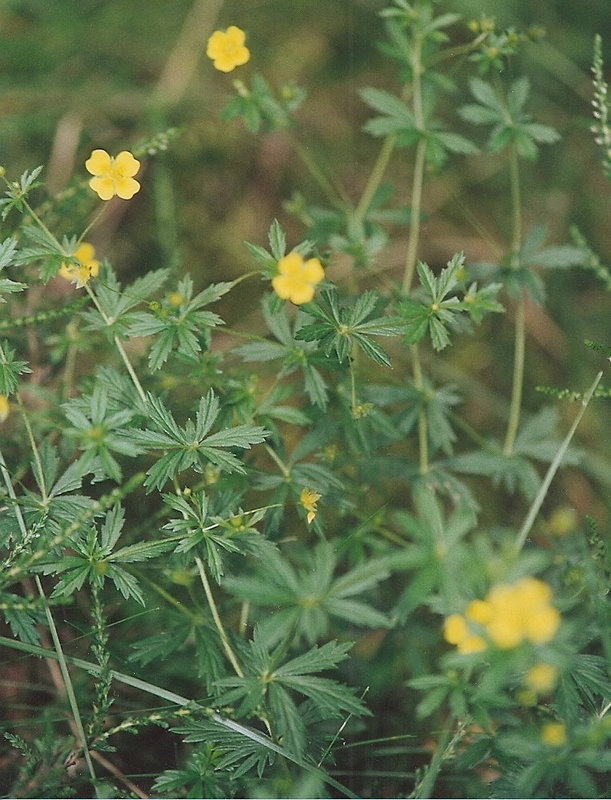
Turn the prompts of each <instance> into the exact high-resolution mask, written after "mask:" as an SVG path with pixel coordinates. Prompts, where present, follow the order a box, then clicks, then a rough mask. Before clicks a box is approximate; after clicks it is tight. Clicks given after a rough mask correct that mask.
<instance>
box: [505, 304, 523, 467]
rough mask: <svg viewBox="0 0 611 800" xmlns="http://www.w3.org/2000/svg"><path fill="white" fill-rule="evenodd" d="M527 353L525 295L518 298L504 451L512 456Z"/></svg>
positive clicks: (518, 420) (518, 421) (518, 419)
mask: <svg viewBox="0 0 611 800" xmlns="http://www.w3.org/2000/svg"><path fill="white" fill-rule="evenodd" d="M525 353H526V301H525V299H524V296H523V295H522V297H520V299H519V300H518V305H517V306H516V320H515V341H514V351H513V382H512V386H511V404H510V406H509V417H508V420H507V432H506V434H505V444H504V446H503V453H504V454H505V455H506V456H510V455H511V454H512V453H513V446H514V444H515V440H516V436H517V434H518V427H519V425H520V410H521V407H522V391H523V387H524V359H525Z"/></svg>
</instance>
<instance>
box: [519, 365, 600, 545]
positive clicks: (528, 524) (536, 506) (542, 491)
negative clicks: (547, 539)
mask: <svg viewBox="0 0 611 800" xmlns="http://www.w3.org/2000/svg"><path fill="white" fill-rule="evenodd" d="M602 376H603V373H602V370H601V371H600V372H599V373H598V375H597V376H596V378H595V379H594V382H593V383H592V385H591V386H590V388H589V389H588V391H587V393H586V395H585V397H584V398H583V400H582V401H581V408H580V409H579V413H578V414H577V416H576V417H575V420H574V421H573V424H572V425H571V428H570V430H569V432H568V433H567V435H566V437H565V438H564V441H563V442H562V444H561V445H560V447H559V448H558V452H557V453H556V455H555V456H554V460H553V461H552V463H551V464H550V465H549V468H548V470H547V472H546V474H545V478H543V482H542V484H541V486H540V487H539V491H538V492H537V496H536V497H535V499H534V501H533V503H532V505H531V507H530V508H529V509H528V514H527V515H526V519H525V520H524V523H523V524H522V527H521V528H520V532H519V533H518V537H517V539H516V543H515V549H516V552H518V553H519V552H520V550H521V549H522V548H523V547H524V544H525V542H526V539H527V537H528V534H529V533H530V529H531V528H532V526H533V523H534V521H535V519H536V516H537V514H538V513H539V511H540V509H541V506H542V505H543V501H544V500H545V496H546V494H547V490H548V489H549V487H550V484H551V482H552V480H553V478H554V475H555V474H556V472H557V471H558V467H559V466H560V463H561V461H562V459H563V458H564V454H565V453H566V451H567V449H568V446H569V444H570V443H571V439H572V438H573V436H574V434H575V431H576V430H577V426H578V425H579V423H580V422H581V418H582V417H583V415H584V414H585V411H586V408H587V407H588V404H589V402H590V400H591V399H592V397H593V395H594V392H595V391H596V387H597V386H598V384H599V382H600V379H601V378H602Z"/></svg>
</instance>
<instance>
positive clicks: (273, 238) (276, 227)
mask: <svg viewBox="0 0 611 800" xmlns="http://www.w3.org/2000/svg"><path fill="white" fill-rule="evenodd" d="M268 240H269V247H270V250H271V252H272V256H273V257H274V258H275V259H276V261H279V260H280V259H281V258H282V257H283V256H284V254H285V253H286V235H285V233H284V231H283V230H282V228H281V227H280V223H279V222H278V220H277V219H275V220H274V221H273V222H272V224H271V226H270V229H269V233H268Z"/></svg>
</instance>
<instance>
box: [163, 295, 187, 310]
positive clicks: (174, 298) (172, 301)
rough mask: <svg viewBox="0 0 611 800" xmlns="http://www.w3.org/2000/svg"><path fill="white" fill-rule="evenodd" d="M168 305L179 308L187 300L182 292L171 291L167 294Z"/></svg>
mask: <svg viewBox="0 0 611 800" xmlns="http://www.w3.org/2000/svg"><path fill="white" fill-rule="evenodd" d="M166 299H167V301H168V305H169V306H171V307H172V308H178V307H179V306H181V305H182V304H183V303H184V302H185V298H184V297H183V296H182V295H181V293H180V292H170V293H169V295H168V296H167V298H166Z"/></svg>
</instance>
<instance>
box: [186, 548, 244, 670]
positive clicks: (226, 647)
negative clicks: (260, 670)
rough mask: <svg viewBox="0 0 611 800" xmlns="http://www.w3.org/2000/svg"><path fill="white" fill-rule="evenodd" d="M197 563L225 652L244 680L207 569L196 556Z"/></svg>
mask: <svg viewBox="0 0 611 800" xmlns="http://www.w3.org/2000/svg"><path fill="white" fill-rule="evenodd" d="M195 563H196V564H197V569H198V571H199V577H200V578H201V582H202V586H203V587H204V592H205V593H206V599H207V600H208V605H209V606H210V611H211V613H212V619H213V620H214V624H215V625H216V629H217V631H218V634H219V636H220V637H221V642H222V643H223V649H224V650H225V654H226V656H227V658H228V659H229V661H230V663H231V666H232V667H233V668H234V670H235V672H236V675H238V676H239V677H240V678H243V677H244V672H243V671H242V667H240V665H239V664H238V660H237V659H236V657H235V653H234V652H233V650H232V649H231V645H230V644H229V639H228V638H227V633H226V632H225V628H224V627H223V623H222V621H221V618H220V616H219V612H218V609H217V607H216V602H215V600H214V595H213V594H212V589H211V588H210V582H209V581H208V576H207V575H206V568H205V566H204V562H203V561H202V560H201V558H200V557H199V556H195Z"/></svg>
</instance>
